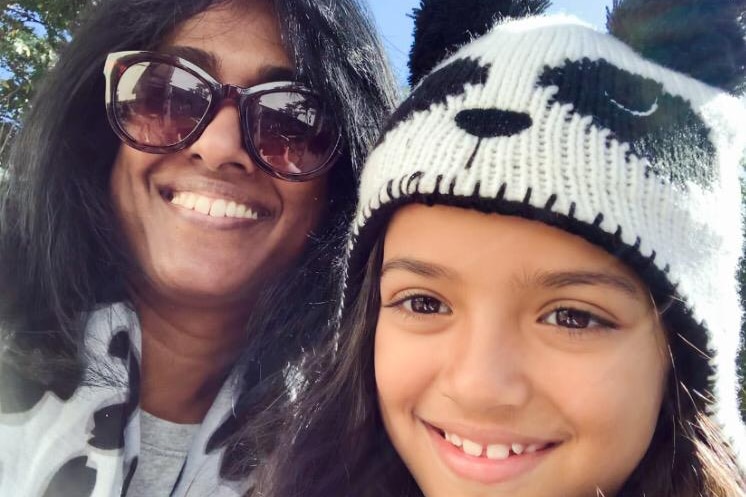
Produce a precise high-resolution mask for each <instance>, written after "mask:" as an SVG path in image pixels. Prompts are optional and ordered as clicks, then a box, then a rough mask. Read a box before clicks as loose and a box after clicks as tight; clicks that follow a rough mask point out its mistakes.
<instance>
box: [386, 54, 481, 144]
mask: <svg viewBox="0 0 746 497" xmlns="http://www.w3.org/2000/svg"><path fill="white" fill-rule="evenodd" d="M489 70H490V66H489V65H480V63H479V61H477V60H474V59H470V58H465V59H457V60H454V61H453V62H451V63H450V64H448V65H447V66H444V67H441V68H440V69H438V70H437V71H435V72H434V73H432V74H431V75H430V76H428V77H427V78H426V79H425V80H423V81H422V84H421V85H420V86H419V87H418V88H417V89H416V90H415V91H414V92H412V94H411V95H410V96H409V98H407V99H406V100H405V101H404V103H403V104H401V105H400V106H399V108H398V109H397V110H396V112H395V113H394V114H393V115H392V116H391V119H390V120H389V122H388V124H387V125H386V128H385V129H384V131H383V133H382V134H381V140H383V138H384V137H385V136H386V133H388V132H389V131H391V130H392V129H394V128H395V127H396V126H397V125H398V124H399V123H400V122H402V121H406V120H407V119H409V118H410V117H411V116H412V114H414V113H415V112H421V111H423V110H427V109H429V108H430V106H431V105H433V104H445V103H446V99H447V98H448V97H449V96H456V95H461V94H462V93H464V92H465V91H466V85H469V84H471V85H483V84H484V83H485V82H486V81H487V75H488V74H489ZM379 143H380V141H379Z"/></svg>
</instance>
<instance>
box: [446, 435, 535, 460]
mask: <svg viewBox="0 0 746 497" xmlns="http://www.w3.org/2000/svg"><path fill="white" fill-rule="evenodd" d="M444 438H445V439H446V441H448V442H450V443H451V444H452V445H454V446H456V447H459V448H460V449H461V450H462V451H464V453H466V454H467V455H470V456H473V457H480V456H482V455H485V456H486V457H487V458H488V459H492V460H504V459H507V458H508V457H510V456H511V453H512V454H515V455H517V456H520V455H521V454H533V453H535V452H538V451H539V450H541V449H542V448H544V447H545V445H539V444H531V445H524V444H520V443H514V444H510V445H503V444H494V445H488V446H487V447H486V450H485V447H484V446H482V445H480V444H478V443H476V442H472V441H471V440H466V439H462V438H461V437H459V436H458V435H455V434H453V433H445V432H444Z"/></svg>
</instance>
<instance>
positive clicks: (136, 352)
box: [0, 304, 248, 497]
mask: <svg viewBox="0 0 746 497" xmlns="http://www.w3.org/2000/svg"><path fill="white" fill-rule="evenodd" d="M85 345H86V353H87V354H86V355H87V357H89V358H90V359H89V361H88V366H87V369H86V373H85V375H86V378H85V381H84V382H83V384H82V386H80V387H78V388H77V389H76V390H75V391H74V392H71V393H70V395H69V398H66V399H61V398H60V397H59V396H58V395H57V394H54V393H52V392H48V391H39V392H38V395H36V396H34V395H32V396H31V397H34V398H33V400H32V401H31V402H28V403H27V404H33V405H18V403H17V402H13V401H11V400H10V399H9V397H8V396H7V395H6V396H3V395H2V391H0V497H21V496H22V497H112V496H117V497H119V496H123V497H124V496H126V495H127V490H128V486H129V482H130V481H131V480H132V477H133V476H134V474H135V472H136V471H137V461H138V455H139V449H140V409H139V406H138V398H137V393H136V391H137V389H131V388H130V385H136V384H139V379H140V376H139V362H140V361H139V358H140V326H139V322H138V319H137V315H136V314H135V313H134V312H133V311H132V310H131V309H130V308H129V307H127V306H126V305H124V304H116V305H111V306H107V307H105V308H101V309H99V310H97V311H95V312H93V313H92V314H91V315H90V316H89V319H88V321H87V325H86V332H85ZM0 374H2V372H0ZM236 375H237V373H236V372H234V373H233V375H231V376H230V377H229V378H228V380H227V381H226V383H225V384H224V385H223V388H222V389H221V391H220V392H219V394H218V396H217V398H216V399H215V402H214V404H213V406H212V407H211V409H210V410H209V412H208V413H207V415H206V417H205V419H204V421H203V423H202V425H201V426H200V428H199V430H198V432H197V434H196V435H195V438H194V440H193V442H192V445H191V448H190V450H189V453H188V455H187V458H186V462H185V464H184V467H183V468H182V471H181V475H180V477H179V479H178V481H177V482H176V483H175V485H174V488H173V490H172V492H171V497H185V496H186V497H195V496H200V497H202V496H206V495H210V496H219V497H236V496H239V495H243V493H244V492H245V491H246V490H247V488H246V487H247V486H248V482H247V481H243V482H230V481H226V480H222V479H221V478H220V477H219V474H220V465H221V460H222V456H223V452H224V450H223V449H222V448H220V447H217V448H215V447H216V445H219V444H215V443H214V440H213V438H214V436H215V433H216V432H219V431H220V430H219V428H220V427H221V426H224V424H226V421H227V420H228V419H229V418H230V417H231V414H232V411H233V410H232V399H233V398H234V392H233V390H234V388H235V385H237V384H238V382H236V381H234V380H235V378H236ZM103 378H105V381H102V379H103ZM4 400H5V402H3V401H4Z"/></svg>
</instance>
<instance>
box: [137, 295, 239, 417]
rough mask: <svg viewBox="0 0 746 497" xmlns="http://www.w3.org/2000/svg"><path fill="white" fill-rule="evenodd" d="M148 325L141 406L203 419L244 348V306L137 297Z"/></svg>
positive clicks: (144, 326) (142, 323) (157, 412)
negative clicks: (208, 306) (210, 305)
mask: <svg viewBox="0 0 746 497" xmlns="http://www.w3.org/2000/svg"><path fill="white" fill-rule="evenodd" d="M135 307H136V310H137V314H138V317H139V319H140V326H141V329H142V380H141V385H140V402H141V407H142V408H143V409H144V410H145V411H147V412H149V413H151V414H153V415H155V416H157V417H159V418H162V419H166V420H168V421H172V422H176V423H199V422H201V421H202V419H203V418H204V416H205V414H206V413H207V411H208V409H209V408H210V406H211V405H212V403H213V401H214V400H215V396H216V395H217V393H218V391H219V390H220V387H221V386H222V384H223V382H224V381H225V378H226V376H227V374H228V372H229V371H230V368H231V366H232V365H233V364H234V363H235V361H236V359H237V358H238V356H239V354H240V353H241V351H242V350H243V348H244V345H245V343H246V339H247V333H246V329H245V323H246V320H247V314H248V313H247V309H248V308H249V306H248V305H247V306H246V307H244V308H243V309H241V310H240V312H239V311H234V312H230V311H227V310H226V309H225V308H221V309H205V308H199V309H196V308H194V307H193V306H188V305H174V304H172V303H167V304H163V303H158V302H155V303H154V299H152V298H149V299H147V302H145V301H144V300H136V301H135Z"/></svg>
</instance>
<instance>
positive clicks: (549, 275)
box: [536, 271, 641, 300]
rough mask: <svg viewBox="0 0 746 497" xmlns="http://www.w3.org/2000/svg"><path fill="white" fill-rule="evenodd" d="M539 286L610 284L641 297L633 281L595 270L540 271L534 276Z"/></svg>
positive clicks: (560, 286) (633, 296) (631, 294)
mask: <svg viewBox="0 0 746 497" xmlns="http://www.w3.org/2000/svg"><path fill="white" fill-rule="evenodd" d="M536 282H537V283H538V284H539V285H540V286H545V287H550V288H562V287H566V286H574V285H590V286H596V285H601V286H610V287H613V288H616V289H617V290H621V291H622V292H624V293H626V294H628V295H629V296H630V297H632V298H635V299H637V300H639V299H641V295H640V291H639V289H638V287H637V285H635V283H634V282H633V281H632V280H630V279H629V278H626V277H624V276H618V275H615V274H609V273H600V272H595V271H557V272H541V273H539V274H538V275H537V276H536Z"/></svg>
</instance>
